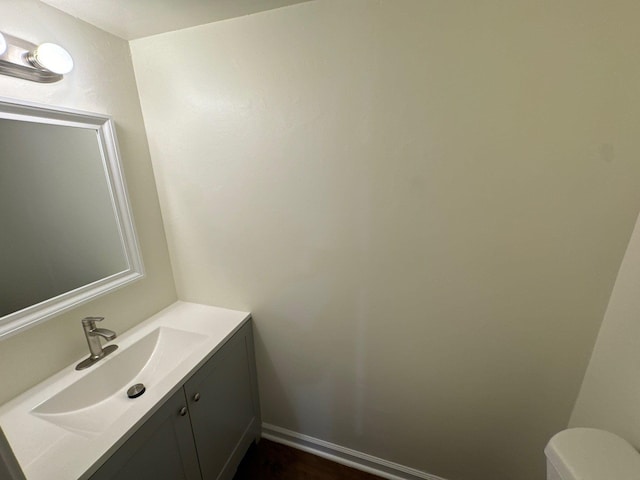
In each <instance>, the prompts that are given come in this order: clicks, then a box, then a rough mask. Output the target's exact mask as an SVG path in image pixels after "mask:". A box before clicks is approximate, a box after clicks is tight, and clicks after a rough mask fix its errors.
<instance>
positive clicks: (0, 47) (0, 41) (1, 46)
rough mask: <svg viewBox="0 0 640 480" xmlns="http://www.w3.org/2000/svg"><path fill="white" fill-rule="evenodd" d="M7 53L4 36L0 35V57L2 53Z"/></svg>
mask: <svg viewBox="0 0 640 480" xmlns="http://www.w3.org/2000/svg"><path fill="white" fill-rule="evenodd" d="M6 51H7V41H6V40H5V38H4V35H3V34H2V33H0V55H3V54H4V52H6Z"/></svg>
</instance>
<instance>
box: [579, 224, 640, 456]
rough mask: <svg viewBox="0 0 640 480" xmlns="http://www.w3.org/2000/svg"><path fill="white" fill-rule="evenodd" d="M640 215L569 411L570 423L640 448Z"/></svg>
mask: <svg viewBox="0 0 640 480" xmlns="http://www.w3.org/2000/svg"><path fill="white" fill-rule="evenodd" d="M639 362H640V219H639V221H638V222H637V223H636V228H635V230H634V233H633V236H632V237H631V242H630V243H629V247H628V249H627V253H626V254H625V257H624V260H623V262H622V267H621V268H620V273H619V274H618V278H617V280H616V284H615V287H614V289H613V293H612V295H611V300H610V302H609V307H608V308H607V313H606V315H605V318H604V322H603V324H602V328H601V329H600V333H599V335H598V341H597V342H596V346H595V348H594V351H593V356H592V357H591V361H590V362H589V368H588V369H587V373H586V375H585V379H584V382H583V384H582V388H581V390H580V395H579V396H578V400H577V402H576V406H575V408H574V410H573V413H572V415H571V422H570V425H571V426H572V427H581V426H588V427H596V428H602V429H605V430H609V431H611V432H614V433H617V434H618V435H620V436H622V437H624V438H626V439H627V440H628V441H629V442H631V443H632V444H633V445H634V446H635V447H636V448H640V377H639V376H638V363H639Z"/></svg>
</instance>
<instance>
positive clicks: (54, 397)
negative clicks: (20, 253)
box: [0, 302, 261, 480]
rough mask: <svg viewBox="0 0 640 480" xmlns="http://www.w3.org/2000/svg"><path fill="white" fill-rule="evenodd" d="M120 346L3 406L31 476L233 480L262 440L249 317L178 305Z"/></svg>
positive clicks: (1, 416)
mask: <svg viewBox="0 0 640 480" xmlns="http://www.w3.org/2000/svg"><path fill="white" fill-rule="evenodd" d="M105 323H106V322H105ZM113 343H117V344H118V346H119V348H118V349H117V350H116V351H115V352H114V353H113V354H112V355H110V356H109V357H105V358H104V359H103V360H102V361H101V362H99V363H97V364H96V365H95V366H92V367H91V368H89V369H87V370H83V371H77V370H75V368H74V366H75V365H70V366H69V367H67V368H66V369H64V370H62V371H61V372H59V373H58V374H56V375H55V376H54V377H52V378H50V379H48V380H47V381H45V382H43V383H42V384H40V385H37V386H36V387H34V388H32V389H31V390H29V391H27V392H25V393H24V394H22V395H20V396H19V397H17V398H16V399H14V400H12V401H11V402H9V403H7V404H5V405H4V406H2V407H0V425H1V426H2V429H3V430H4V433H5V434H6V436H7V439H8V441H9V443H10V444H11V447H12V449H13V451H14V453H15V456H16V458H17V460H18V462H19V464H20V466H21V468H22V470H23V471H24V474H25V476H26V478H27V480H40V479H42V480H44V479H51V478H60V479H75V478H79V479H91V480H107V479H109V480H112V479H118V480H128V479H136V480H138V479H143V480H144V479H157V478H172V479H174V478H175V479H186V480H192V479H193V480H196V479H198V480H209V479H211V480H214V479H227V480H230V479H231V478H232V477H233V474H234V473H235V470H236V467H237V465H238V464H239V462H240V460H241V459H242V457H243V456H244V453H245V452H246V450H247V448H248V447H249V445H250V444H251V442H253V441H255V440H257V439H258V438H259V435H260V424H261V421H260V408H259V400H258V393H257V383H256V371H255V358H254V353H253V335H252V325H251V317H250V315H249V314H248V313H246V312H237V311H233V310H227V309H222V308H217V307H210V306H204V305H197V304H192V303H186V302H177V303H175V304H174V305H172V306H170V307H169V308H167V309H165V310H163V311H162V312H160V313H158V314H157V315H154V316H153V317H151V318H150V319H148V320H146V321H145V322H142V323H141V324H139V325H137V326H136V327H134V328H133V329H131V330H130V331H128V332H126V333H125V334H123V335H121V336H120V337H118V338H116V339H115V341H114V342H113ZM137 383H142V384H144V386H145V391H144V393H143V394H142V395H140V396H138V397H136V398H128V396H127V390H128V389H129V387H131V386H132V385H134V384H137Z"/></svg>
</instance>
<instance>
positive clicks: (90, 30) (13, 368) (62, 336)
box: [0, 0, 176, 403]
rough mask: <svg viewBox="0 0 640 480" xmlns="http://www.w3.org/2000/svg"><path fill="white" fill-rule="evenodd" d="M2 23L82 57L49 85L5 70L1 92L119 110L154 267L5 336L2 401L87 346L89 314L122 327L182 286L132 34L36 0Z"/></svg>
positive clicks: (6, 6)
mask: <svg viewBox="0 0 640 480" xmlns="http://www.w3.org/2000/svg"><path fill="white" fill-rule="evenodd" d="M0 31H2V32H5V33H7V34H10V35H15V36H18V37H22V38H24V39H25V40H29V41H31V42H34V43H41V42H44V41H53V42H56V43H59V44H61V45H63V46H64V47H65V48H66V49H67V50H69V51H70V52H71V55H72V56H73V58H74V61H75V64H76V67H75V70H74V71H73V72H72V73H70V74H69V75H68V76H66V77H65V79H64V80H63V81H61V82H59V83H55V84H50V85H46V84H37V83H32V82H28V81H26V80H20V79H16V78H11V77H6V76H0V95H1V96H3V97H9V98H15V99H25V100H29V101H32V102H38V103H45V104H51V105H57V106H61V107H67V108H75V109H80V110H87V111H93V112H99V113H106V114H109V115H111V116H113V118H114V120H115V123H116V126H117V134H118V137H119V141H120V147H121V155H122V162H123V166H124V173H125V176H126V179H127V183H128V186H129V193H130V197H131V204H132V206H133V214H134V217H135V220H136V225H137V228H138V235H139V238H140V244H141V249H142V255H143V259H144V262H145V268H146V273H147V276H146V278H144V279H143V280H141V281H138V282H136V283H135V284H133V285H131V286H127V287H125V288H123V289H121V290H118V291H117V292H115V293H112V294H110V295H107V296H104V297H102V298H99V299H98V300H95V301H92V302H90V303H88V304H86V305H83V306H81V307H78V308H76V309H74V310H72V311H70V312H68V313H65V314H63V315H60V316H58V317H56V318H54V319H53V320H50V321H48V322H46V323H45V324H43V325H41V326H38V327H35V328H32V329H31V330H28V331H26V332H25V333H22V334H19V335H17V336H14V337H10V338H9V339H7V340H4V341H2V342H0V385H1V387H0V403H3V402H5V401H7V400H9V399H10V398H12V397H14V396H15V395H17V394H18V393H20V392H22V391H23V390H25V389H27V388H29V387H31V386H33V385H34V384H36V383H38V382H39V381H41V380H43V379H44V378H46V377H48V376H49V375H51V374H52V373H54V372H56V371H57V370H59V369H61V368H63V367H65V366H67V365H69V364H70V363H72V362H74V361H76V360H77V359H79V358H80V357H81V356H82V355H84V354H85V353H86V352H87V345H86V341H85V339H84V335H83V333H82V327H81V326H80V319H81V318H82V317H84V316H87V315H101V316H105V317H107V318H106V320H105V327H108V328H112V329H113V330H115V331H117V332H120V333H121V332H123V331H124V330H126V329H128V328H130V327H132V326H133V325H135V324H136V323H138V322H140V321H141V320H144V319H145V318H147V317H148V316H149V315H151V314H153V313H155V312H157V311H158V310H160V309H162V308H163V307H164V306H166V305H168V304H170V303H172V302H173V301H175V299H176V293H175V287H174V284H173V278H172V273H171V266H170V263H169V258H168V253H167V246H166V240H165V235H164V229H163V225H162V220H161V216H160V210H159V206H158V199H157V193H156V190H155V183H154V179H153V173H152V170H151V162H150V159H149V149H148V146H147V140H146V134H145V130H144V125H143V120H142V115H141V111H140V105H139V100H138V93H137V89H136V84H135V77H134V74H133V68H132V66H131V59H130V52H129V46H128V44H127V42H125V41H124V40H121V39H119V38H116V37H114V36H112V35H109V34H107V33H105V32H103V31H101V30H98V29H96V28H94V27H91V26H89V25H88V24H86V23H84V22H80V21H78V20H76V19H74V18H72V17H70V16H68V15H65V14H63V13H61V12H59V11H58V10H55V9H53V8H51V7H49V6H47V5H44V4H42V3H40V2H38V1H35V0H4V1H3V2H2V14H1V15H0ZM77 180H78V181H82V179H81V178H78V179H77Z"/></svg>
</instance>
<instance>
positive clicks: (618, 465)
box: [544, 428, 640, 480]
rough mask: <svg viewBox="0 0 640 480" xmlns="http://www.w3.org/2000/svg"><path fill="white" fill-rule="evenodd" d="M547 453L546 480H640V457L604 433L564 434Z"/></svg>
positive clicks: (578, 431) (626, 444) (588, 430)
mask: <svg viewBox="0 0 640 480" xmlns="http://www.w3.org/2000/svg"><path fill="white" fill-rule="evenodd" d="M544 453H545V455H546V456H547V480H640V453H638V452H637V451H636V449H635V448H633V446H631V444H630V443H629V442H627V441H626V440H624V439H623V438H621V437H619V436H617V435H615V434H613V433H611V432H607V431H604V430H598V429H595V428H570V429H568V430H563V431H562V432H560V433H558V434H556V435H554V436H553V438H551V440H550V441H549V443H548V444H547V446H546V448H545V449H544Z"/></svg>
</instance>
